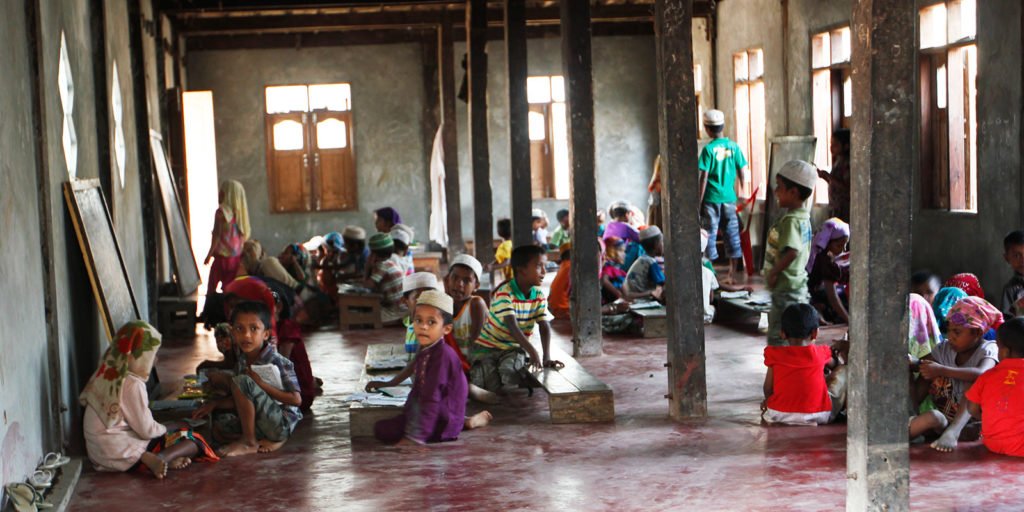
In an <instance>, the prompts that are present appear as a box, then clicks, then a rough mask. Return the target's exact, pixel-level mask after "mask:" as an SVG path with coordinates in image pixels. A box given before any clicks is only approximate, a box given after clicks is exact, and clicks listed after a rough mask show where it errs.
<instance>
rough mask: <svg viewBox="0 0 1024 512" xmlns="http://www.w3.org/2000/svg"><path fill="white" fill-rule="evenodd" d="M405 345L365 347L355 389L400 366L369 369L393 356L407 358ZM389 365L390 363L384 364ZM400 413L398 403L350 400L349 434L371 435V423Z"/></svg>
mask: <svg viewBox="0 0 1024 512" xmlns="http://www.w3.org/2000/svg"><path fill="white" fill-rule="evenodd" d="M407 357H408V355H407V354H406V353H405V345H402V344H398V343H383V344H376V345H369V346H367V347H366V360H365V364H364V365H363V372H362V375H360V376H359V383H358V385H357V386H356V389H355V391H356V392H361V391H363V389H365V388H366V384H367V383H368V382H370V381H373V380H388V379H390V378H392V377H394V376H395V375H398V372H399V371H401V368H398V369H395V368H389V369H386V370H379V371H377V370H370V369H369V368H371V367H379V366H381V364H380V362H382V361H390V360H394V359H395V358H407ZM385 366H391V365H385ZM401 413H402V406H399V405H369V404H364V403H360V402H352V404H351V405H350V406H349V412H348V414H349V436H350V437H352V438H356V437H373V425H374V424H375V423H377V422H378V421H380V420H386V419H388V418H394V417H395V416H398V415H399V414H401Z"/></svg>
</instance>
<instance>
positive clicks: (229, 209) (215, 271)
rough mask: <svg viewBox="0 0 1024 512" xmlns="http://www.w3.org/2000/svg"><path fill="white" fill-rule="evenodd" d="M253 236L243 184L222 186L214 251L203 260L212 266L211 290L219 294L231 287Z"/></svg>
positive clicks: (226, 182) (211, 245)
mask: <svg viewBox="0 0 1024 512" xmlns="http://www.w3.org/2000/svg"><path fill="white" fill-rule="evenodd" d="M250 235H252V229H251V227H250V226H249V207H248V205H247V204H246V201H245V189H244V188H242V184H241V183H239V182H237V181H234V180H227V181H225V182H224V183H221V185H220V207H218V208H217V212H216V213H214V216H213V235H212V238H211V240H210V251H209V252H208V253H207V254H206V259H205V260H203V264H204V265H209V264H210V261H211V260H213V266H211V267H210V277H209V279H208V281H209V283H208V285H207V291H208V292H210V293H212V292H215V291H217V285H224V286H227V285H228V284H230V283H231V281H233V280H234V279H235V276H236V275H238V265H239V262H240V257H241V254H242V244H243V243H244V242H245V241H246V240H248V239H249V236H250Z"/></svg>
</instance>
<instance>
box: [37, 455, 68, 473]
mask: <svg viewBox="0 0 1024 512" xmlns="http://www.w3.org/2000/svg"><path fill="white" fill-rule="evenodd" d="M68 462H71V458H70V457H68V456H66V455H64V454H63V453H59V452H50V453H47V454H46V456H45V457H43V463H42V464H40V465H39V469H57V468H59V467H61V466H63V465H65V464H67V463H68Z"/></svg>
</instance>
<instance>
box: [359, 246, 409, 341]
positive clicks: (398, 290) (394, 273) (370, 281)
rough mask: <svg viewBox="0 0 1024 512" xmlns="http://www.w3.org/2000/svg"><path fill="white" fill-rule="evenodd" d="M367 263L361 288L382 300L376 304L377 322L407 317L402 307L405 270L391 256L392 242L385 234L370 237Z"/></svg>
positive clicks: (404, 308)
mask: <svg viewBox="0 0 1024 512" xmlns="http://www.w3.org/2000/svg"><path fill="white" fill-rule="evenodd" d="M369 245H370V260H369V261H368V262H367V263H366V271H367V275H366V279H364V281H363V285H364V286H366V287H367V288H369V289H371V290H373V291H374V292H377V293H379V294H381V295H383V296H384V297H383V298H382V299H381V301H380V305H381V311H380V316H381V321H382V322H384V323H385V324H390V323H395V322H398V321H399V320H401V319H402V318H405V316H406V315H407V314H409V309H408V308H406V307H405V305H404V304H402V279H403V278H404V277H405V270H404V269H403V267H402V264H401V262H400V261H399V259H398V257H397V256H395V241H394V240H392V238H391V235H389V234H387V233H376V234H374V235H373V236H371V237H370V241H369Z"/></svg>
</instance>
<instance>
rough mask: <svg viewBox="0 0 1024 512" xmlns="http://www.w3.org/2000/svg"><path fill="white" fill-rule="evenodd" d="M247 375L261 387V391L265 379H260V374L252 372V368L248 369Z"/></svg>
mask: <svg viewBox="0 0 1024 512" xmlns="http://www.w3.org/2000/svg"><path fill="white" fill-rule="evenodd" d="M245 374H246V375H248V376H249V378H250V379H252V381H253V382H255V383H256V385H257V386H259V387H260V388H261V389H262V388H263V379H261V378H260V376H259V374H258V373H256V372H254V371H252V368H247V369H246V370H245Z"/></svg>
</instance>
